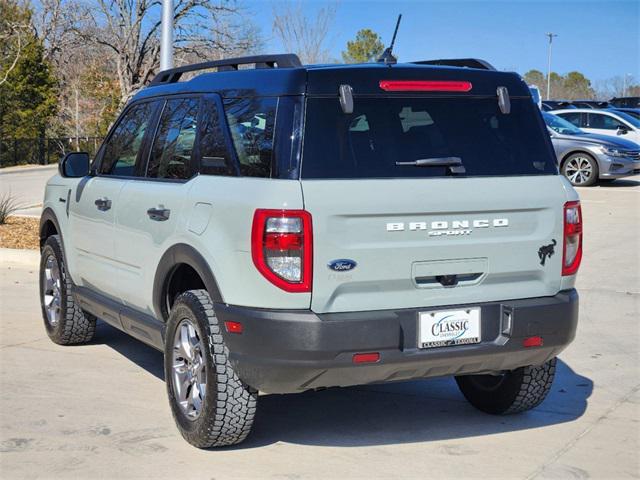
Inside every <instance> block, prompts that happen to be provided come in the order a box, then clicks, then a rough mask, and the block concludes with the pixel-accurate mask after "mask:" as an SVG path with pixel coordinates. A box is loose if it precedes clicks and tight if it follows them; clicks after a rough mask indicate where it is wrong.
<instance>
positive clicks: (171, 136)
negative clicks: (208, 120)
mask: <svg viewBox="0 0 640 480" xmlns="http://www.w3.org/2000/svg"><path fill="white" fill-rule="evenodd" d="M199 105H200V101H199V99H198V98H178V99H173V100H168V101H167V103H166V105H165V107H164V110H163V112H162V116H161V117H160V123H159V125H158V133H157V134H156V138H155V140H154V141H153V148H152V149H151V156H150V157H149V165H148V167H147V177H150V178H169V179H176V180H178V179H179V180H184V179H187V178H189V177H191V174H192V171H193V170H192V168H191V156H192V154H193V146H194V145H195V141H196V124H197V119H198V108H199Z"/></svg>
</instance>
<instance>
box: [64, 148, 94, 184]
mask: <svg viewBox="0 0 640 480" xmlns="http://www.w3.org/2000/svg"><path fill="white" fill-rule="evenodd" d="M89 163H90V160H89V154H88V153H87V152H71V153H67V154H66V155H65V156H64V158H63V159H62V160H61V161H60V164H59V165H58V170H59V171H60V175H62V176H63V177H66V178H80V177H86V176H87V175H89Z"/></svg>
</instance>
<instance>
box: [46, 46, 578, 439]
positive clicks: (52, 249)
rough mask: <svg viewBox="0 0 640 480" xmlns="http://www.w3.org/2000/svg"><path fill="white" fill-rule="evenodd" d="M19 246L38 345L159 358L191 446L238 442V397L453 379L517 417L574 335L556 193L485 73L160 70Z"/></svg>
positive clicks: (506, 88) (568, 239)
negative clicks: (34, 301) (129, 343)
mask: <svg viewBox="0 0 640 480" xmlns="http://www.w3.org/2000/svg"><path fill="white" fill-rule="evenodd" d="M244 64H254V65H255V66H256V68H253V69H251V68H240V67H242V66H244ZM202 68H209V69H211V68H214V69H217V70H218V71H216V72H209V73H204V74H201V75H198V76H196V77H194V78H193V79H191V80H189V81H185V82H180V81H178V80H179V79H180V76H181V75H182V74H183V73H184V72H187V71H192V70H199V69H202ZM40 236H41V243H42V261H41V280H40V288H41V301H42V312H43V317H44V324H45V328H46V329H47V332H48V334H49V336H50V338H51V339H52V340H53V341H54V342H57V343H59V344H70V343H81V342H85V341H88V340H90V339H91V338H92V336H93V334H94V331H95V325H96V318H100V319H101V320H103V321H105V322H107V323H109V324H111V325H113V326H115V327H117V328H119V329H121V330H123V331H125V332H127V333H128V334H130V335H132V336H133V337H135V338H137V339H139V340H141V341H143V342H145V343H147V344H149V345H152V346H154V347H155V348H157V349H159V350H161V351H163V352H164V358H165V379H166V383H167V393H168V397H169V403H170V405H171V409H172V412H173V415H174V418H175V421H176V424H177V426H178V428H179V430H180V432H181V433H182V435H183V436H184V437H185V438H186V439H187V440H188V441H189V442H190V443H191V444H193V445H196V446H198V447H211V446H224V445H232V444H235V443H238V442H241V441H242V440H244V438H245V437H246V436H247V434H248V433H249V430H250V428H251V425H252V423H253V419H254V415H255V412H256V407H257V403H258V391H262V392H266V393H293V392H302V391H305V390H312V389H319V388H326V387H338V386H350V385H359V384H368V383H380V382H390V381H399V380H410V379H416V378H427V377H433V376H443V375H452V376H455V377H456V380H457V382H458V385H459V387H460V389H461V391H462V393H463V394H464V395H465V397H466V398H467V399H468V400H469V401H470V402H471V403H472V404H473V405H474V406H476V407H477V408H479V409H480V410H482V411H484V412H488V413H492V414H507V413H517V412H522V411H525V410H529V409H531V408H534V407H536V406H537V405H539V404H540V403H541V402H542V401H543V400H544V398H545V397H546V395H547V394H548V392H549V391H550V389H551V384H552V382H553V377H554V373H555V365H556V356H557V355H558V354H559V353H560V352H561V351H562V350H563V349H564V348H565V347H566V346H567V345H568V344H569V343H570V342H571V341H572V340H573V338H574V335H575V332H576V327H577V321H578V295H577V293H576V290H575V288H574V285H575V278H576V273H577V271H578V267H579V265H580V261H581V258H582V214H581V211H580V202H579V199H578V195H577V193H576V192H575V191H574V190H573V188H572V187H571V185H570V183H569V182H568V181H567V180H566V179H565V178H564V177H562V176H560V175H558V170H557V166H556V162H555V158H554V153H553V149H552V146H551V142H550V139H549V134H548V132H547V130H546V127H545V124H544V122H543V120H542V117H541V116H540V111H539V109H538V108H537V107H536V105H535V104H534V103H533V102H532V101H531V96H530V94H529V90H528V89H527V86H526V84H525V83H524V82H523V81H522V79H521V78H520V77H519V76H518V75H517V74H514V73H505V72H498V71H495V70H491V69H479V68H461V67H459V66H455V67H452V66H442V65H441V66H437V67H434V66H428V65H416V64H402V65H395V64H393V65H392V64H379V65H369V64H368V65H357V66H353V65H331V66H302V65H301V64H300V62H299V60H298V58H297V57H295V56H293V55H280V56H259V57H250V58H243V59H232V60H225V61H216V62H208V63H205V64H204V65H203V64H199V65H193V66H186V67H180V68H177V69H173V70H169V71H166V72H162V73H160V74H159V75H158V77H157V78H156V79H155V80H154V81H153V82H152V84H151V85H150V86H149V87H148V88H145V89H144V90H142V91H141V92H139V93H138V94H137V95H136V96H135V97H134V98H133V99H132V101H131V102H130V103H129V104H128V105H127V106H126V107H125V109H124V111H123V113H122V114H121V116H120V118H119V119H118V120H117V121H116V122H115V124H114V126H113V128H112V129H111V131H110V133H109V135H108V136H107V138H106V140H105V142H104V144H103V145H102V146H101V148H100V150H99V152H98V154H97V156H96V158H95V159H94V161H93V163H92V165H91V167H89V158H88V155H87V154H82V153H73V154H70V155H68V156H67V157H66V158H65V159H64V160H63V161H62V163H61V165H60V173H59V175H56V176H55V177H53V178H52V179H51V180H50V181H49V183H48V185H47V189H46V195H45V201H44V212H43V215H42V221H41V233H40Z"/></svg>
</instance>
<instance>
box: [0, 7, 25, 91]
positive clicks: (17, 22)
mask: <svg viewBox="0 0 640 480" xmlns="http://www.w3.org/2000/svg"><path fill="white" fill-rule="evenodd" d="M9 8H10V7H9V5H2V6H1V7H0V55H1V56H2V58H3V61H2V62H1V63H0V85H2V84H3V83H5V82H6V81H7V80H8V79H9V75H10V74H11V72H12V71H13V70H14V69H15V68H16V66H17V65H18V62H19V61H20V57H21V56H22V52H23V49H24V47H25V45H26V43H27V42H28V36H29V33H30V30H31V26H30V25H29V21H28V19H27V18H23V17H22V16H19V15H18V16H15V15H11V13H14V12H8V11H5V9H6V10H8V9H9Z"/></svg>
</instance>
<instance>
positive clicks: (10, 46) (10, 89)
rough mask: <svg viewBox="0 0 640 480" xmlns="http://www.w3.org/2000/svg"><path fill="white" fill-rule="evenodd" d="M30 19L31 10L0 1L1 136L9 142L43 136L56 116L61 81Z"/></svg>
mask: <svg viewBox="0 0 640 480" xmlns="http://www.w3.org/2000/svg"><path fill="white" fill-rule="evenodd" d="M30 20H31V12H30V11H29V10H28V8H27V7H22V6H20V5H18V4H17V3H16V2H15V1H13V0H0V38H2V39H3V41H2V42H1V43H2V46H1V47H0V50H1V52H0V53H1V54H2V57H1V58H0V81H2V83H0V136H2V137H3V138H5V139H6V138H36V137H40V136H43V134H44V132H45V130H46V127H47V125H48V123H49V120H50V119H51V118H52V116H53V115H55V113H56V108H57V84H56V83H57V82H56V79H55V76H54V74H53V71H52V70H53V69H52V67H51V65H49V63H47V62H46V61H45V60H44V47H43V45H42V41H41V40H40V39H38V38H37V37H36V35H35V33H34V31H33V29H32V28H31V26H30ZM5 37H6V41H5Z"/></svg>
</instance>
